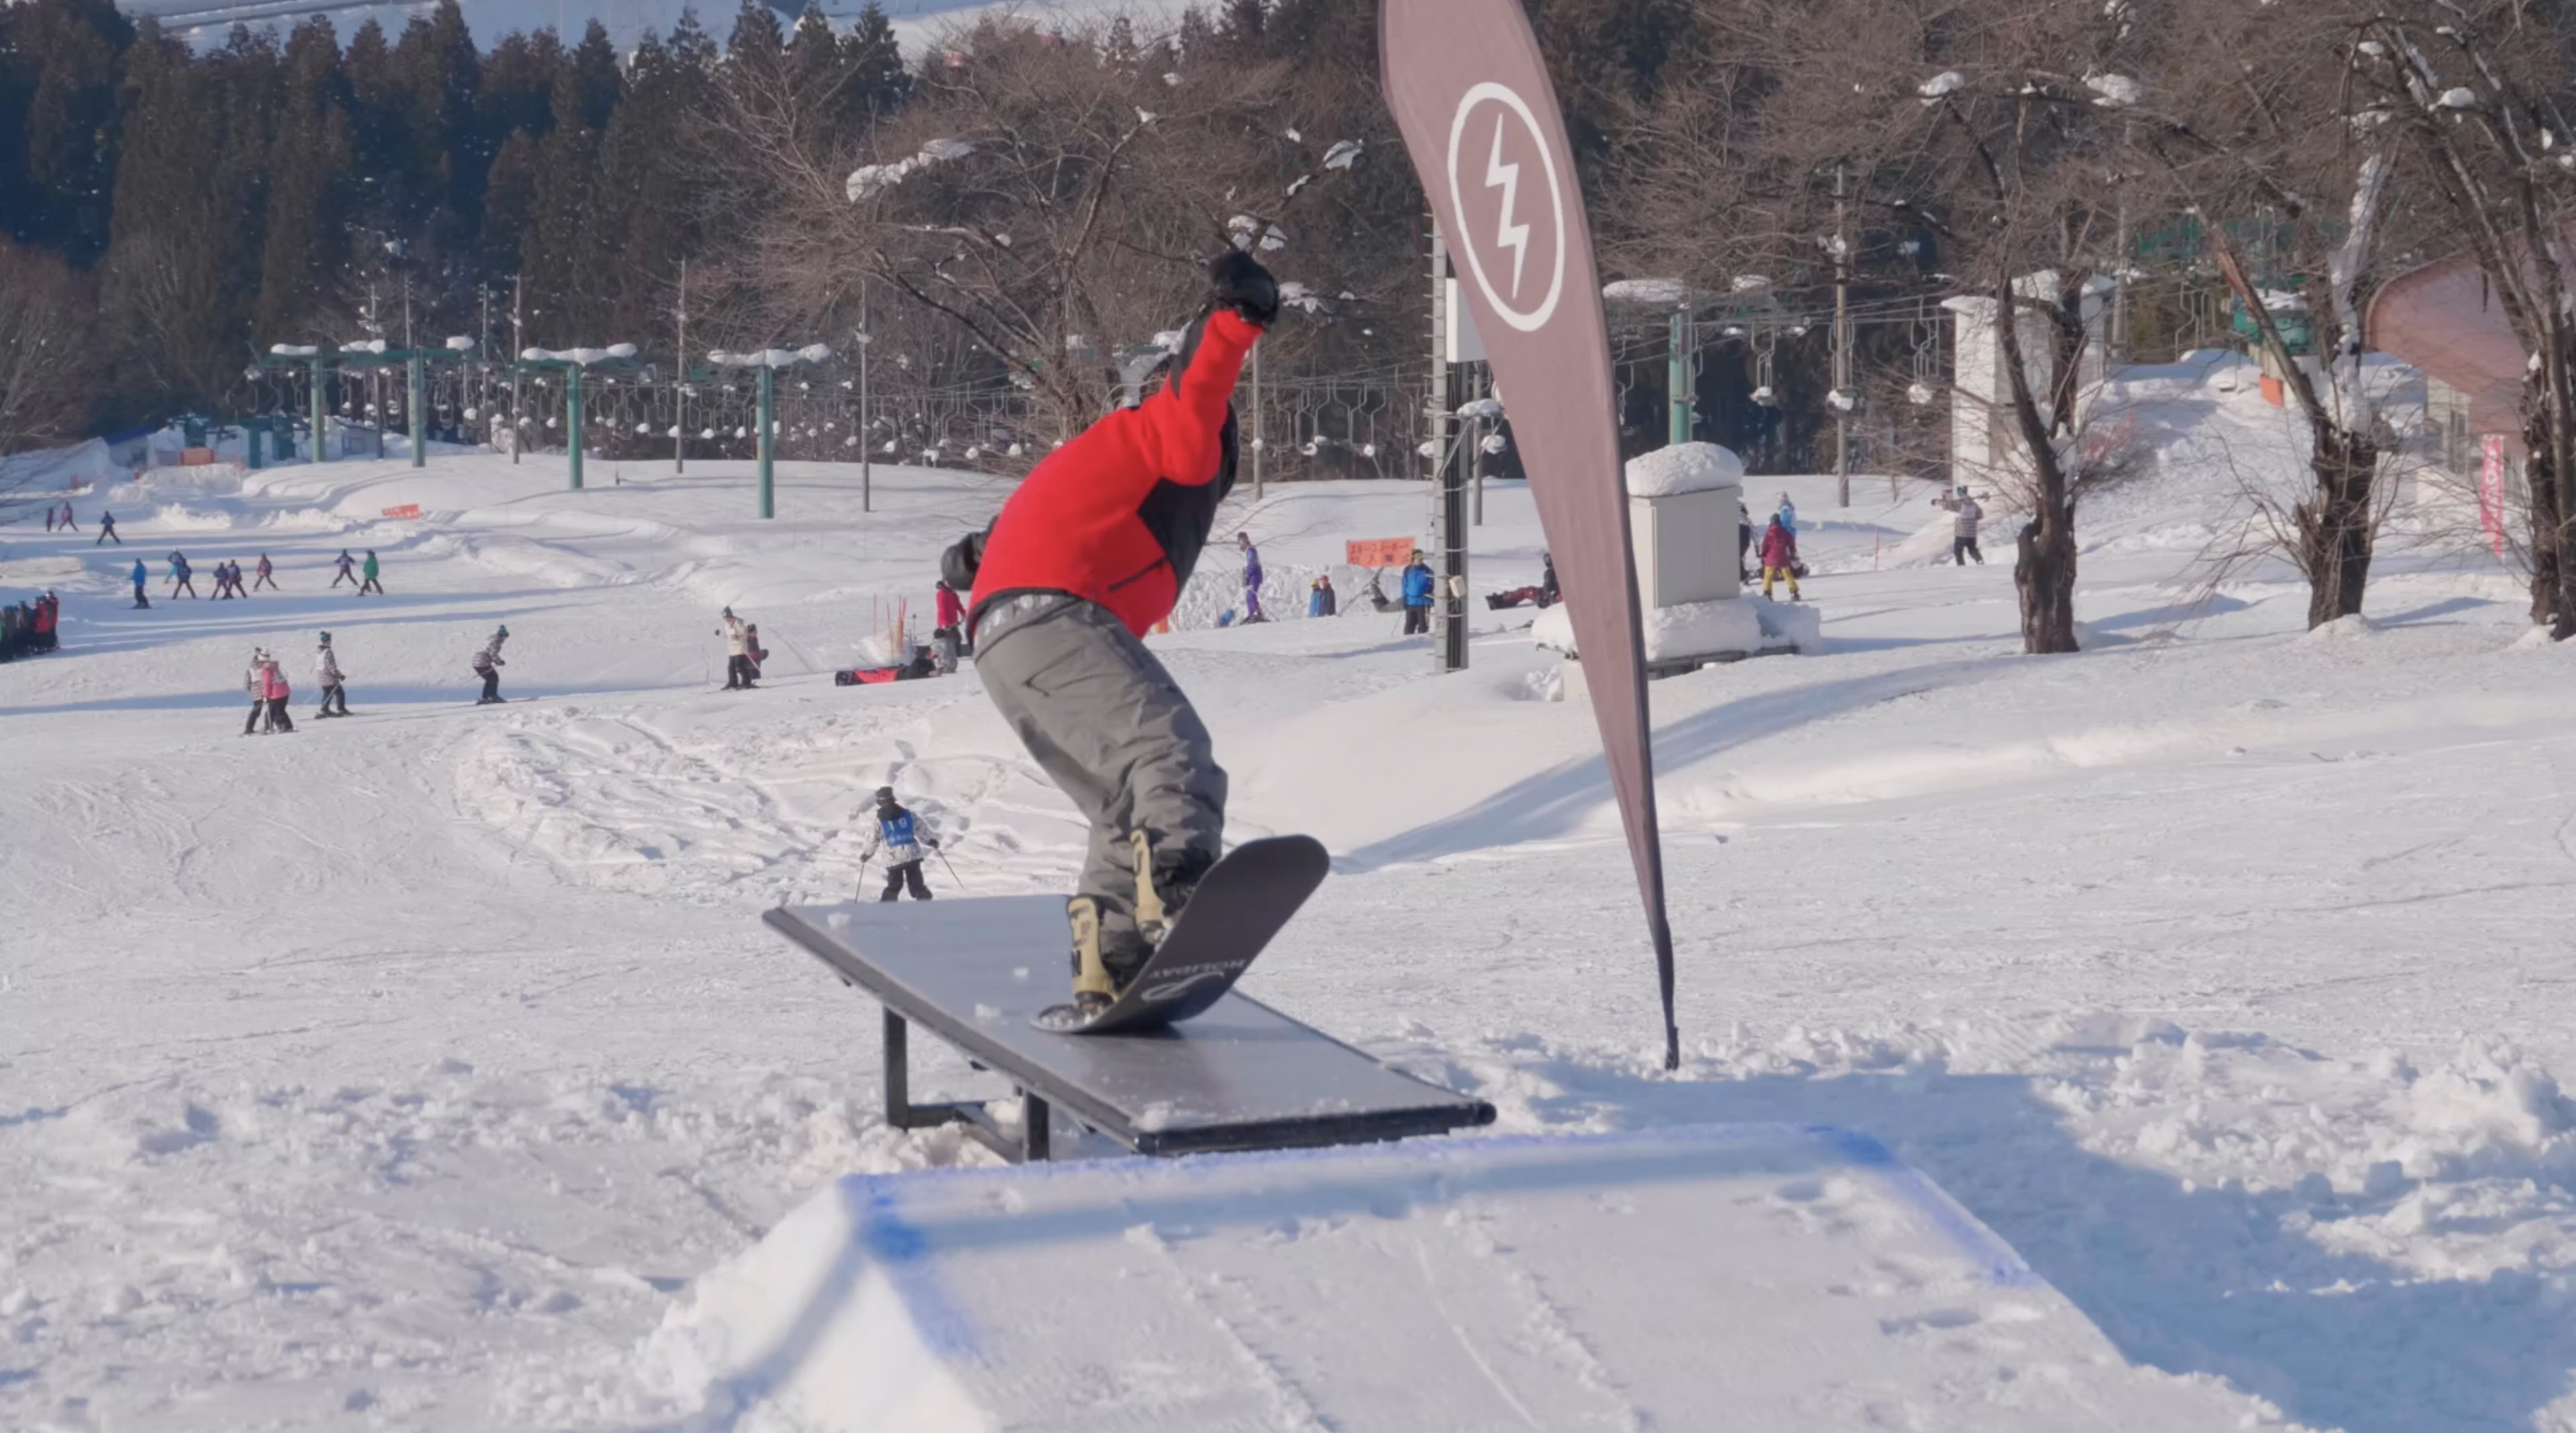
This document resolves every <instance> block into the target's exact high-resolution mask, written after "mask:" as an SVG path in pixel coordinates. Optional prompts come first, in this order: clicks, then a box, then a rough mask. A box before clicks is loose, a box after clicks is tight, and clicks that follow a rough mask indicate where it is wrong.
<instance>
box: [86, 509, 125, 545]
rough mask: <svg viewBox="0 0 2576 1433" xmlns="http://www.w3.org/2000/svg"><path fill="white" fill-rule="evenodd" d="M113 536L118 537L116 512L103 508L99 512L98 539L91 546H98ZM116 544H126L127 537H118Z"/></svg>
mask: <svg viewBox="0 0 2576 1433" xmlns="http://www.w3.org/2000/svg"><path fill="white" fill-rule="evenodd" d="M111 537H116V514H114V513H112V512H109V511H107V510H106V509H104V508H102V509H100V510H99V514H98V541H97V542H93V543H91V544H90V546H92V547H97V546H99V545H101V544H102V543H105V542H106V541H107V540H108V539H109V538H111ZM116 545H117V546H119V547H123V546H125V539H124V538H121V537H116Z"/></svg>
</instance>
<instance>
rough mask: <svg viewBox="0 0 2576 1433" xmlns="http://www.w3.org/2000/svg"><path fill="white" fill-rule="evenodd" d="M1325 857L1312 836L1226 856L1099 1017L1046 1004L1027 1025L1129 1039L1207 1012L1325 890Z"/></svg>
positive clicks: (1248, 845) (1256, 844) (1274, 839)
mask: <svg viewBox="0 0 2576 1433" xmlns="http://www.w3.org/2000/svg"><path fill="white" fill-rule="evenodd" d="M1331 869H1332V858H1331V857H1330V856H1327V855H1325V854H1324V847H1323V843H1322V842H1319V841H1317V840H1316V839H1315V838H1314V837H1312V836H1270V837H1265V838H1263V839H1261V840H1258V841H1246V842H1244V843H1243V844H1242V845H1240V846H1237V847H1235V848H1234V849H1233V850H1231V851H1228V852H1227V853H1226V854H1225V856H1224V857H1223V858H1222V859H1220V860H1219V861H1218V862H1217V863H1216V864H1215V865H1213V866H1210V867H1209V868H1208V873H1207V875H1205V876H1204V877H1201V878H1200V880H1199V888H1198V890H1197V891H1196V892H1194V893H1193V894H1192V895H1191V896H1190V903H1189V905H1188V906H1187V907H1185V908H1184V909H1183V910H1182V911H1181V916H1180V919H1179V920H1176V921H1174V922H1172V929H1171V931H1170V932H1169V933H1168V934H1166V935H1165V936H1164V937H1163V943H1162V944H1161V945H1160V946H1157V947H1155V950H1154V953H1153V954H1152V955H1151V956H1149V957H1147V958H1146V961H1145V968H1144V969H1143V970H1140V971H1138V972H1137V973H1136V978H1135V979H1134V980H1132V981H1129V982H1128V983H1127V988H1126V990H1124V991H1122V992H1121V993H1120V994H1119V996H1118V998H1117V999H1116V1000H1115V1001H1113V1002H1111V1003H1110V1006H1109V1008H1108V1009H1106V1010H1103V1011H1101V1012H1100V1013H1099V1014H1097V1015H1094V1016H1092V1017H1090V1018H1089V1019H1085V1018H1083V1016H1082V1015H1081V1014H1080V1012H1079V1010H1078V1009H1077V1007H1075V1006H1073V1005H1071V1004H1065V1005H1051V1006H1048V1007H1047V1008H1046V1009H1044V1010H1041V1011H1039V1012H1038V1013H1037V1014H1036V1015H1034V1016H1032V1017H1030V1021H1029V1023H1030V1024H1032V1025H1035V1026H1037V1027H1038V1028H1039V1029H1041V1030H1050V1031H1053V1032H1055V1033H1057V1034H1059V1035H1132V1034H1136V1033H1138V1032H1141V1031H1150V1030H1159V1029H1161V1028H1163V1027H1164V1026H1166V1025H1169V1024H1172V1023H1173V1022H1175V1021H1179V1020H1187V1019H1189V1018H1190V1017H1191V1016H1193V1015H1199V1014H1203V1013H1205V1012H1206V1010H1207V1008H1208V1007H1209V1006H1211V1005H1214V1004H1216V1003H1217V1001H1219V1000H1221V999H1223V998H1225V993H1226V992H1227V991H1229V990H1232V989H1233V988H1234V982H1235V981H1236V980H1237V979H1239V978H1240V977H1241V976H1242V975H1243V972H1244V971H1245V970H1247V969H1249V968H1250V967H1251V965H1252V962H1253V959H1254V957H1256V956H1258V955H1260V954H1261V949H1262V947H1264V946H1266V945H1268V944H1270V938H1271V937H1272V936H1274V935H1277V934H1278V933H1279V931H1280V928H1281V927H1283V926H1285V925H1287V924H1288V918H1289V917H1290V916H1293V915H1295V914H1297V908H1298V907H1299V906H1302V905H1304V904H1305V903H1306V898H1307V897H1308V896H1311V895H1313V894H1314V893H1315V889H1316V887H1318V886H1321V885H1322V884H1324V875H1325V873H1326V872H1327V871H1329V870H1331Z"/></svg>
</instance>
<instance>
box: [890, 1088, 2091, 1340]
mask: <svg viewBox="0 0 2576 1433" xmlns="http://www.w3.org/2000/svg"><path fill="white" fill-rule="evenodd" d="M1793 1143H1794V1144H1804V1145H1806V1146H1808V1147H1810V1148H1812V1149H1818V1150H1821V1151H1822V1152H1825V1153H1827V1154H1830V1155H1831V1156H1832V1157H1834V1158H1836V1159H1838V1160H1840V1161H1841V1162H1843V1163H1846V1164H1849V1165H1851V1166H1853V1167H1854V1168H1857V1169H1863V1170H1867V1171H1869V1172H1870V1173H1871V1174H1873V1175H1874V1176H1876V1179H1877V1183H1878V1184H1879V1186H1880V1187H1881V1188H1882V1189H1884V1190H1885V1191H1886V1192H1887V1193H1888V1194H1889V1195H1891V1196H1892V1197H1894V1198H1895V1199H1896V1200H1897V1202H1898V1203H1900V1204H1902V1205H1904V1206H1905V1207H1907V1208H1908V1209H1910V1210H1912V1211H1914V1213H1916V1214H1917V1215H1919V1216H1920V1217H1921V1218H1922V1220H1923V1221H1924V1222H1925V1223H1926V1224H1927V1225H1929V1226H1930V1227H1931V1229H1932V1231H1933V1232H1934V1233H1936V1234H1938V1235H1940V1236H1941V1237H1942V1238H1944V1239H1946V1240H1947V1241H1948V1242H1949V1243H1950V1245H1951V1246H1952V1247H1953V1249H1955V1250H1956V1251H1957V1253H1958V1254H1959V1256H1960V1257H1961V1258H1963V1259H1965V1260H1967V1261H1968V1262H1969V1263H1971V1264H1973V1265H1974V1266H1975V1267H1976V1269H1977V1271H1978V1273H1979V1274H1980V1275H1981V1276H1982V1277H1983V1278H1984V1280H1985V1281H1986V1282H1987V1283H1989V1284H1992V1285H1994V1286H1996V1287H1999V1288H2029V1287H2034V1286H2038V1285H2040V1284H2042V1283H2044V1282H2045V1281H2044V1280H2042V1279H2041V1278H2040V1277H2039V1276H2038V1274H2037V1273H2036V1272H2034V1271H2033V1270H2032V1269H2031V1267H2030V1265H2029V1264H2028V1263H2027V1262H2025V1261H2024V1260H2023V1259H2022V1257H2021V1255H2020V1254H2018V1253H2016V1252H2015V1251H2014V1250H2013V1248H2012V1246H2011V1245H2009V1244H2007V1243H2005V1242H2004V1241H2003V1239H2002V1238H2001V1237H1999V1236H1998V1235H1996V1234H1995V1233H1994V1231H1992V1230H1990V1229H1988V1228H1986V1226H1985V1225H1984V1224H1982V1223H1980V1222H1978V1220H1977V1217H1976V1216H1975V1215H1974V1214H1971V1213H1969V1212H1968V1210H1967V1209H1966V1208H1965V1207H1963V1206H1962V1205H1960V1204H1959V1202H1958V1201H1957V1200H1955V1199H1952V1198H1951V1197H1950V1196H1949V1194H1948V1193H1947V1192H1946V1191H1944V1190H1943V1189H1942V1188H1941V1187H1940V1186H1939V1185H1937V1184H1935V1183H1933V1182H1932V1181H1931V1180H1930V1179H1928V1178H1926V1177H1924V1175H1923V1174H1922V1173H1921V1172H1919V1171H1917V1170H1915V1169H1913V1168H1911V1167H1910V1166H1908V1165H1906V1164H1904V1163H1903V1162H1902V1161H1900V1160H1898V1159H1897V1158H1896V1156H1895V1155H1894V1154H1893V1153H1891V1152H1890V1151H1889V1150H1888V1148H1887V1146H1886V1145H1884V1144H1881V1143H1880V1142H1879V1141H1878V1140H1876V1139H1874V1138H1872V1137H1871V1136H1869V1135H1867V1134H1863V1133H1861V1132H1860V1131H1858V1130H1853V1129H1846V1128H1844V1127H1842V1126H1839V1125H1793V1124H1785V1123H1762V1124H1724V1125H1666V1126H1659V1127H1655V1128H1651V1129H1643V1130H1621V1131H1607V1132H1600V1133H1585V1134H1518V1135H1494V1136H1485V1137H1476V1138H1461V1139H1456V1140H1449V1141H1443V1142H1440V1143H1438V1144H1408V1145H1403V1146H1388V1145H1352V1146H1343V1147H1339V1148H1332V1149H1288V1150H1262V1151H1257V1152H1251V1153H1240V1154H1208V1155H1192V1156H1189V1157H1186V1158H1182V1159H1150V1158H1143V1157H1138V1158H1130V1159H1112V1160H1080V1161H1070V1162H1066V1163H1063V1164H1052V1163H1050V1164H1039V1165H1013V1166H1010V1167H1008V1168H1002V1169H959V1168H947V1169H926V1170H915V1171H910V1172H907V1173H903V1174H879V1175H850V1176H846V1177H845V1178H844V1179H843V1180H842V1181H841V1184H842V1194H843V1197H844V1199H846V1200H848V1201H849V1208H850V1211H851V1219H852V1223H853V1225H854V1226H855V1227H856V1229H857V1231H858V1233H859V1237H860V1238H861V1240H862V1241H863V1242H864V1243H865V1245H866V1246H867V1247H868V1249H869V1250H870V1251H871V1252H872V1253H875V1254H876V1255H877V1257H878V1258H879V1259H880V1260H881V1261H882V1262H883V1263H884V1264H885V1265H886V1268H887V1270H888V1274H889V1276H890V1277H893V1278H894V1279H895V1280H896V1281H897V1283H898V1285H899V1286H900V1287H901V1288H902V1289H903V1290H904V1292H905V1294H906V1296H907V1297H908V1298H912V1299H915V1300H917V1301H918V1310H917V1314H916V1316H917V1318H918V1319H919V1322H920V1325H921V1332H922V1336H923V1338H924V1339H925V1340H929V1341H930V1342H931V1343H932V1344H933V1346H934V1347H939V1348H942V1349H954V1350H958V1351H972V1350H973V1348H974V1347H975V1346H976V1339H975V1335H974V1330H973V1325H972V1323H971V1321H970V1320H968V1319H967V1318H966V1316H965V1315H964V1314H963V1313H962V1312H961V1311H960V1310H959V1309H958V1308H957V1306H956V1304H955V1303H954V1302H953V1301H952V1300H950V1299H949V1298H948V1296H947V1294H946V1292H945V1291H944V1290H943V1289H942V1288H941V1287H940V1285H939V1282H938V1280H937V1278H936V1277H935V1276H934V1275H933V1274H932V1273H931V1272H930V1271H929V1269H928V1268H927V1267H926V1264H927V1260H928V1258H929V1257H930V1256H931V1255H932V1254H934V1253H936V1252H937V1250H936V1249H935V1248H934V1245H933V1241H932V1238H931V1236H930V1234H929V1233H928V1231H926V1230H924V1229H922V1228H920V1227H919V1226H917V1225H915V1224H913V1223H911V1222H910V1221H908V1220H906V1219H905V1218H904V1217H903V1215H902V1213H901V1211H900V1209H899V1207H898V1206H899V1202H900V1200H901V1198H902V1196H903V1195H904V1194H905V1193H907V1192H913V1193H920V1192H926V1191H928V1190H929V1189H932V1188H934V1187H940V1186H946V1185H950V1184H958V1183H964V1184H988V1183H1002V1184H1013V1185H1025V1184H1029V1183H1045V1182H1048V1181H1051V1180H1055V1179H1063V1178H1074V1177H1084V1176H1094V1175H1098V1174H1101V1173H1103V1172H1113V1173H1114V1172H1120V1171H1126V1172H1133V1173H1143V1172H1147V1171H1151V1172H1152V1173H1154V1174H1155V1175H1157V1176H1158V1177H1161V1178H1164V1179H1182V1180H1196V1179H1201V1178H1205V1177H1210V1176H1214V1175H1218V1174H1223V1173H1230V1172H1239V1171H1241V1170H1242V1169H1244V1168H1246V1167H1247V1166H1256V1165H1317V1164H1323V1165H1329V1164H1357V1163H1365V1162H1370V1161H1376V1160H1385V1159H1387V1158H1389V1157H1390V1156H1392V1155H1399V1154H1400V1155H1401V1156H1404V1157H1406V1158H1408V1159H1409V1160H1417V1161H1420V1162H1421V1163H1423V1164H1425V1165H1427V1166H1429V1167H1431V1168H1436V1167H1437V1166H1439V1165H1441V1164H1447V1163H1453V1162H1456V1161H1460V1160H1469V1159H1474V1158H1476V1157H1478V1156H1479V1155H1483V1154H1490V1153H1493V1152H1495V1151H1497V1150H1522V1149H1538V1148H1554V1149H1565V1148H1580V1147H1583V1146H1587V1145H1588V1146H1598V1147H1622V1146H1624V1147H1632V1148H1633V1147H1636V1146H1639V1145H1689V1146H1694V1147H1698V1148H1711V1147H1719V1148H1722V1147H1725V1146H1730V1145H1732V1146H1744V1145H1760V1144H1793Z"/></svg>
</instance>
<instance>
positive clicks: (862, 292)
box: [853, 279, 877, 512]
mask: <svg viewBox="0 0 2576 1433" xmlns="http://www.w3.org/2000/svg"><path fill="white" fill-rule="evenodd" d="M853 337H855V338H857V339H858V341H859V511H861V512H867V511H869V510H870V508H871V506H872V504H873V502H874V494H872V493H871V492H870V491H869V483H870V481H871V479H872V477H873V471H872V468H871V464H870V454H869V452H868V449H869V448H871V447H872V446H874V445H875V443H876V440H877V432H876V429H874V428H871V427H869V426H868V350H869V349H870V348H872V347H874V346H875V344H876V338H877V336H876V335H875V334H873V333H870V332H868V281H867V280H866V279H861V280H859V331H858V333H856V334H855V335H853Z"/></svg>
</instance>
